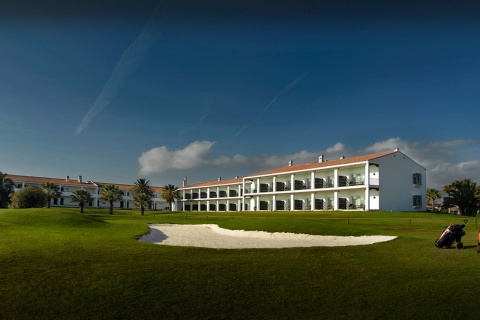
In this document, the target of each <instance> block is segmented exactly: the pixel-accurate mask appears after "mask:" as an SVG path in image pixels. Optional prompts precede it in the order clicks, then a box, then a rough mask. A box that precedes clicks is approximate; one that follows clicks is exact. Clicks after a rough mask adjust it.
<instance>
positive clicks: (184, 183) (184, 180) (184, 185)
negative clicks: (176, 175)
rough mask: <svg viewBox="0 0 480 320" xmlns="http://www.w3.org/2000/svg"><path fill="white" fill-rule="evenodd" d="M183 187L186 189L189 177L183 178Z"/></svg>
mask: <svg viewBox="0 0 480 320" xmlns="http://www.w3.org/2000/svg"><path fill="white" fill-rule="evenodd" d="M182 186H183V187H186V186H187V177H185V178H183V183H182Z"/></svg>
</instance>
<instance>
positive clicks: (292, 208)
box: [290, 175, 295, 211]
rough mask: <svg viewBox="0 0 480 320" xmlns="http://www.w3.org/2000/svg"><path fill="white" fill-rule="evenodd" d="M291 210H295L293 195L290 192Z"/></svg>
mask: <svg viewBox="0 0 480 320" xmlns="http://www.w3.org/2000/svg"><path fill="white" fill-rule="evenodd" d="M292 176H293V175H292ZM293 210H295V195H294V194H293V193H292V194H291V195H290V211H293Z"/></svg>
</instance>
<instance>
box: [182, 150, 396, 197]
mask: <svg viewBox="0 0 480 320" xmlns="http://www.w3.org/2000/svg"><path fill="white" fill-rule="evenodd" d="M395 152H398V150H394V151H387V152H381V153H375V154H370V155H364V156H358V157H352V158H345V159H338V160H329V161H325V162H310V163H302V164H297V165H291V166H285V167H281V168H276V169H271V170H267V171H263V172H259V173H255V174H251V175H248V176H245V178H251V177H256V176H263V175H269V174H276V173H286V172H294V171H302V170H309V169H316V168H323V167H330V166H338V165H343V164H349V163H356V162H359V163H361V162H365V161H370V160H374V159H377V158H381V157H384V156H387V155H389V154H393V153H395ZM242 181H243V178H237V179H230V180H221V181H207V182H199V183H195V184H190V185H187V186H185V187H181V188H179V189H187V188H189V189H190V188H200V187H211V186H220V185H224V184H234V183H241V182H242Z"/></svg>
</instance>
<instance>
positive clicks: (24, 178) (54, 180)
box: [6, 174, 96, 187]
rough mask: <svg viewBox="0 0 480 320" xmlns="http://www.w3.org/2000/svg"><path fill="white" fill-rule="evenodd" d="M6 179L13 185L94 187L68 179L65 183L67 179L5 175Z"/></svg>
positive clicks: (90, 183)
mask: <svg viewBox="0 0 480 320" xmlns="http://www.w3.org/2000/svg"><path fill="white" fill-rule="evenodd" d="M6 177H7V178H10V179H12V180H13V181H14V182H15V183H19V182H30V183H32V182H33V183H38V184H42V183H44V182H52V183H55V184H58V185H63V186H79V187H80V186H82V187H85V186H88V187H95V186H96V185H95V183H94V182H92V181H83V182H79V181H78V180H77V179H70V180H68V181H67V179H60V178H46V177H33V176H21V175H16V174H7V175H6Z"/></svg>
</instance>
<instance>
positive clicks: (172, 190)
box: [161, 184, 181, 211]
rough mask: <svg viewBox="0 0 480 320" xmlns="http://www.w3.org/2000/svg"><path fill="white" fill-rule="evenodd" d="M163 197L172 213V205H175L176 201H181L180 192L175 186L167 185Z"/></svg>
mask: <svg viewBox="0 0 480 320" xmlns="http://www.w3.org/2000/svg"><path fill="white" fill-rule="evenodd" d="M161 197H162V199H164V200H165V201H167V203H168V205H169V207H170V211H172V203H174V202H175V200H180V199H181V196H180V191H179V190H178V188H177V187H175V186H174V185H173V184H167V185H166V186H164V187H163V190H162V195H161Z"/></svg>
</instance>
